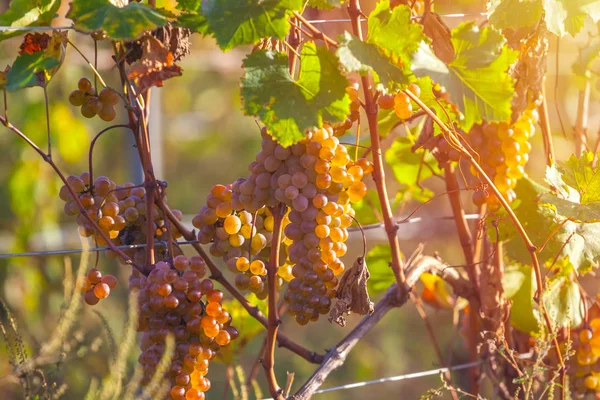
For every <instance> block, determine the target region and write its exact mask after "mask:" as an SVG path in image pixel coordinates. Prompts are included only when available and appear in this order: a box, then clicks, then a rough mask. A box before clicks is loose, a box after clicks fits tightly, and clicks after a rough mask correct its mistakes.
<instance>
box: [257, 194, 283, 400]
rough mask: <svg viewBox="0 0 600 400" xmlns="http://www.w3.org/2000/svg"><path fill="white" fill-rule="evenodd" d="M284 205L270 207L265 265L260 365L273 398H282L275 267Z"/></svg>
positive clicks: (277, 260) (277, 261) (277, 265)
mask: <svg viewBox="0 0 600 400" xmlns="http://www.w3.org/2000/svg"><path fill="white" fill-rule="evenodd" d="M284 207H285V206H284V205H283V204H279V205H278V206H275V207H273V208H272V209H271V213H272V214H273V240H272V241H271V253H270V255H269V264H268V266H267V287H268V291H269V300H268V310H269V315H268V320H267V345H266V347H265V355H264V357H263V359H262V366H263V368H264V370H265V375H266V377H267V383H268V384H269V393H271V396H272V397H273V398H274V399H278V400H283V396H282V394H281V393H282V390H281V388H280V387H279V384H278V383H277V377H276V376H275V369H274V367H275V342H276V338H277V330H278V329H279V325H280V324H281V320H280V319H279V315H278V314H279V313H278V310H277V308H278V307H277V268H278V267H279V250H280V248H281V234H282V231H283V225H282V221H283V213H284V210H285V208H284Z"/></svg>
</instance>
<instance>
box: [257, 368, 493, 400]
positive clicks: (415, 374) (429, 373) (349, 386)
mask: <svg viewBox="0 0 600 400" xmlns="http://www.w3.org/2000/svg"><path fill="white" fill-rule="evenodd" d="M482 363H483V361H473V362H470V363H466V364H459V365H454V366H452V367H446V368H436V369H430V370H428V371H421V372H413V373H410V374H404V375H396V376H390V377H387V378H380V379H373V380H372V381H364V382H355V383H349V384H347V385H341V386H334V387H330V388H326V389H319V390H316V391H314V392H313V393H312V394H321V393H328V392H333V391H337V390H348V389H356V388H359V387H363V386H369V385H376V384H378V383H388V382H398V381H405V380H408V379H416V378H423V377H426V376H432V375H439V374H443V373H444V372H450V371H460V370H462V369H468V368H471V367H476V366H478V365H481V364H482ZM260 400H267V399H260Z"/></svg>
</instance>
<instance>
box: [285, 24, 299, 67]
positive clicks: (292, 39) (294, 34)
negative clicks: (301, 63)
mask: <svg viewBox="0 0 600 400" xmlns="http://www.w3.org/2000/svg"><path fill="white" fill-rule="evenodd" d="M294 22H295V21H293V20H292V24H293V25H295V23H294ZM288 44H289V45H290V49H289V50H290V51H289V52H288V60H289V70H290V75H292V76H294V71H296V62H297V61H298V55H297V54H298V52H297V51H296V50H297V49H298V46H300V32H299V30H298V29H293V28H292V29H291V30H290V35H289V37H288ZM292 49H293V50H294V51H292Z"/></svg>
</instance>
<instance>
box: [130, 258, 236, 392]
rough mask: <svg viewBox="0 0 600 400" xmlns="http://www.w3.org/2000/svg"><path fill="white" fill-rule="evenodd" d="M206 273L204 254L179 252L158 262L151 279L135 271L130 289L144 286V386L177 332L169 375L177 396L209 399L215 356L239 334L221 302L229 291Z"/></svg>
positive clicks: (141, 290)
mask: <svg viewBox="0 0 600 400" xmlns="http://www.w3.org/2000/svg"><path fill="white" fill-rule="evenodd" d="M205 275H206V264H205V261H204V260H203V259H202V258H201V257H199V256H194V257H190V258H189V259H188V258H186V257H185V256H183V255H179V256H177V257H175V258H174V259H173V260H172V262H167V261H160V262H158V263H156V265H155V266H154V268H153V269H152V271H151V272H150V273H149V274H148V276H147V277H146V276H143V275H141V274H140V273H139V272H138V271H137V270H133V272H132V275H131V276H130V278H129V287H130V289H131V290H139V300H138V304H139V308H140V323H139V326H138V330H139V331H140V332H143V334H142V339H141V344H140V348H141V351H142V353H141V354H140V356H139V358H138V361H139V363H140V365H141V366H142V369H143V378H142V384H143V385H147V384H148V383H149V382H150V380H151V379H152V376H153V375H154V373H155V371H156V366H157V364H158V362H159V361H160V359H161V357H162V356H163V354H164V352H165V338H166V337H167V335H169V334H172V335H173V336H174V338H175V354H174V357H173V360H172V361H171V366H170V370H169V372H168V374H169V377H170V380H171V388H170V396H171V399H173V400H203V399H204V398H205V392H206V391H208V390H209V389H210V386H211V383H210V381H209V380H208V378H206V374H207V373H208V367H209V362H210V360H212V359H214V358H215V357H216V354H217V352H218V351H219V349H220V348H221V347H223V346H227V345H228V344H229V343H230V342H231V340H234V339H236V338H237V337H238V336H239V333H238V331H237V330H236V329H235V328H234V327H233V326H232V325H231V315H230V314H229V313H228V312H227V310H225V309H224V308H223V306H222V304H221V303H222V300H223V293H222V292H221V291H219V290H217V289H215V288H214V286H213V282H212V281H211V280H210V279H207V278H204V277H205Z"/></svg>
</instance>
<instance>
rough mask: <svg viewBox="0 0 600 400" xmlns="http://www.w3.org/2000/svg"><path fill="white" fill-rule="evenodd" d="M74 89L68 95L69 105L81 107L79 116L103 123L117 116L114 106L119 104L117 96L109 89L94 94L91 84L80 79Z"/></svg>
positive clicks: (85, 79) (87, 80)
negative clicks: (96, 119)
mask: <svg viewBox="0 0 600 400" xmlns="http://www.w3.org/2000/svg"><path fill="white" fill-rule="evenodd" d="M77 87H78V89H75V90H73V91H72V92H71V94H70V95H69V103H71V104H72V105H74V106H75V107H81V115H83V116H84V117H86V118H94V116H96V115H97V116H98V117H100V119H102V120H103V121H107V122H110V121H112V120H113V119H115V116H116V115H117V113H116V111H115V106H116V105H117V104H119V95H118V94H117V93H116V92H115V91H114V90H112V89H110V88H104V89H102V90H101V91H100V93H98V94H96V90H95V89H94V88H93V87H92V82H90V80H89V79H87V78H81V79H80V80H79V82H78V83H77Z"/></svg>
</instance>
